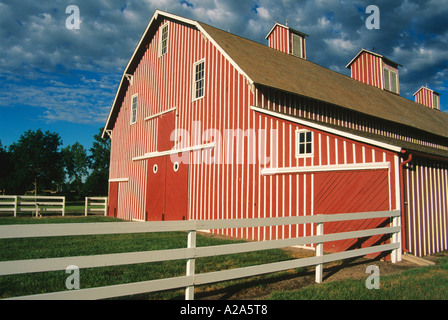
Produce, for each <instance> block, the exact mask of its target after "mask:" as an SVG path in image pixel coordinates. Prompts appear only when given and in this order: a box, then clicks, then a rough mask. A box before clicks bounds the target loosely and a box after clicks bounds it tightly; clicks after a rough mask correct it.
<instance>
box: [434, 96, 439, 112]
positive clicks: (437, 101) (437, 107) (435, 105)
mask: <svg viewBox="0 0 448 320" xmlns="http://www.w3.org/2000/svg"><path fill="white" fill-rule="evenodd" d="M433 96H434V109H437V110H440V105H439V96H438V95H437V94H435V93H434V94H433Z"/></svg>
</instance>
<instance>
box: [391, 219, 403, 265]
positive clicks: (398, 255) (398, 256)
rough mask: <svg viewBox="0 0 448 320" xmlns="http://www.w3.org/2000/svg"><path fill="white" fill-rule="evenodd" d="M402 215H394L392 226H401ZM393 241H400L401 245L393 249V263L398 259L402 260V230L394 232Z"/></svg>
mask: <svg viewBox="0 0 448 320" xmlns="http://www.w3.org/2000/svg"><path fill="white" fill-rule="evenodd" d="M400 220H401V219H400V217H393V218H392V226H393V227H399V226H401V221H400ZM392 243H400V247H399V248H398V249H395V250H392V254H391V260H392V263H397V261H401V246H402V243H401V232H396V233H394V234H392Z"/></svg>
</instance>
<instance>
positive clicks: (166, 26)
mask: <svg viewBox="0 0 448 320" xmlns="http://www.w3.org/2000/svg"><path fill="white" fill-rule="evenodd" d="M164 30H166V33H165V34H166V39H164V38H163V36H164ZM169 32H170V28H169V23H168V21H167V22H165V23H164V24H163V25H162V26H161V27H160V34H159V58H161V57H163V56H164V55H166V54H167V53H168V39H169ZM164 42H165V45H164ZM164 49H165V51H164Z"/></svg>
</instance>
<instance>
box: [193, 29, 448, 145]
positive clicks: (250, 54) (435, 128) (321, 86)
mask: <svg viewBox="0 0 448 320" xmlns="http://www.w3.org/2000/svg"><path fill="white" fill-rule="evenodd" d="M199 24H200V25H201V27H202V28H203V29H204V30H205V31H206V32H207V33H208V35H209V36H210V37H211V38H213V39H214V41H216V42H217V43H218V44H219V46H220V47H221V48H222V49H223V50H224V51H225V52H226V53H227V54H228V55H229V56H230V57H231V58H232V59H233V61H234V62H235V63H236V64H237V65H238V66H239V67H240V68H241V69H242V70H244V72H245V74H246V75H247V76H248V77H249V78H250V80H251V81H252V82H253V83H254V84H259V85H263V86H266V87H271V88H275V89H278V90H282V91H286V92H290V93H293V94H297V95H301V96H304V97H308V98H311V99H316V100H319V101H323V102H326V103H330V104H333V105H336V106H340V107H343V108H346V109H350V110H353V111H357V112H361V113H363V114H367V115H370V116H373V117H377V118H381V119H384V120H388V121H392V122H395V123H399V124H403V125H406V126H410V127H413V128H417V129H420V130H423V131H425V132H429V133H432V134H435V135H438V136H441V137H445V138H448V129H447V128H448V114H447V113H445V112H442V111H439V110H434V109H430V108H428V107H425V106H423V105H420V104H418V103H415V102H413V101H410V100H408V99H406V98H403V97H401V96H399V95H396V94H393V93H390V92H387V91H384V90H381V89H378V88H376V87H373V86H370V85H367V84H364V83H362V82H359V81H357V80H354V79H352V78H350V77H348V76H345V75H343V74H340V73H337V72H334V71H332V70H329V69H326V68H324V67H322V66H319V65H317V64H315V63H313V62H310V61H308V60H304V59H300V58H297V57H294V56H292V55H288V54H285V53H283V52H280V51H278V50H275V49H272V48H269V47H268V46H265V45H263V44H260V43H258V42H255V41H251V40H248V39H245V38H242V37H239V36H236V35H233V34H231V33H228V32H225V31H223V30H220V29H217V28H215V27H212V26H210V25H207V24H204V23H200V22H199Z"/></svg>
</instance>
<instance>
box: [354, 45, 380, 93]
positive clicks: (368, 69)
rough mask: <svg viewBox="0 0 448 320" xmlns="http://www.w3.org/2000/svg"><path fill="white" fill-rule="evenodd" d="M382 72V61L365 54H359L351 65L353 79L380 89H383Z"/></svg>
mask: <svg viewBox="0 0 448 320" xmlns="http://www.w3.org/2000/svg"><path fill="white" fill-rule="evenodd" d="M382 72H383V63H382V59H381V58H380V57H377V56H374V55H372V54H369V53H367V52H363V53H361V54H360V56H359V57H358V59H356V60H355V61H354V62H353V63H352V65H351V73H352V78H353V79H356V80H358V81H361V82H364V83H367V84H370V85H372V86H375V87H377V88H380V89H382V88H383V80H382V79H383V76H382Z"/></svg>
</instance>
